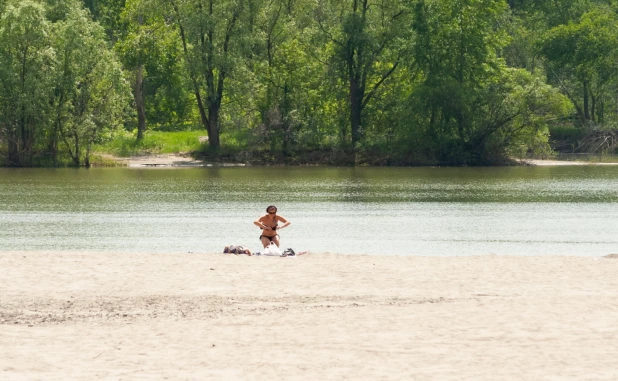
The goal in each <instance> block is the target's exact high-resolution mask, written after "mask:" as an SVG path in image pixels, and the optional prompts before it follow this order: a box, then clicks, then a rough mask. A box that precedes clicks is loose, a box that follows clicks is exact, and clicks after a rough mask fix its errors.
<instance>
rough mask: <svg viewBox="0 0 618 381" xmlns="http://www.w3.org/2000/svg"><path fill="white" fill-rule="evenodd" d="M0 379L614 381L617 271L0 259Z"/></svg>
mask: <svg viewBox="0 0 618 381" xmlns="http://www.w3.org/2000/svg"><path fill="white" fill-rule="evenodd" d="M0 268H1V269H2V272H0V380H46V381H49V380H219V379H221V380H534V381H536V380H570V381H572V380H618V360H617V359H616V354H617V353H618V258H616V256H614V257H611V256H607V257H598V258H590V257H556V256H548V257H526V256H469V257H402V256H398V257H378V256H350V255H335V254H312V253H311V254H307V255H305V256H300V257H296V258H276V257H247V256H235V255H225V254H201V253H189V254H187V253H177V254H147V253H144V254H133V253H124V254H121V253H78V252H0Z"/></svg>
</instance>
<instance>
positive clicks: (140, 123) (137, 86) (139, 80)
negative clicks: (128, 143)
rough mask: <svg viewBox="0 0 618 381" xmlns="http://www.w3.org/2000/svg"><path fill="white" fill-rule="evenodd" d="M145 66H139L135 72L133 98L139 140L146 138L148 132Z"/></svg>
mask: <svg viewBox="0 0 618 381" xmlns="http://www.w3.org/2000/svg"><path fill="white" fill-rule="evenodd" d="M143 85H144V65H139V66H138V67H137V70H136V71H135V83H134V87H133V97H134V98H135V108H136V109H137V140H142V139H143V138H144V132H146V106H145V104H144V86H143Z"/></svg>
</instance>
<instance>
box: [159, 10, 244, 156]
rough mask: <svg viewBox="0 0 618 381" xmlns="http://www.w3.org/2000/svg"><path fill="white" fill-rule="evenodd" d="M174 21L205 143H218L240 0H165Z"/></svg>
mask: <svg viewBox="0 0 618 381" xmlns="http://www.w3.org/2000/svg"><path fill="white" fill-rule="evenodd" d="M165 1H166V2H167V4H168V5H169V6H171V9H172V11H173V15H174V18H175V21H176V23H177V25H178V29H179V36H180V40H181V43H182V47H183V51H184V54H185V59H186V62H187V66H188V71H189V75H190V77H191V83H192V85H193V92H194V95H195V100H196V102H197V107H198V109H199V113H200V119H201V122H202V124H203V125H204V127H205V128H206V131H207V132H208V143H209V145H210V147H211V148H213V149H214V150H218V149H219V146H220V113H221V107H222V102H223V97H224V89H225V84H226V81H227V79H228V77H229V75H230V73H231V72H232V71H233V69H234V66H235V64H236V63H237V62H236V59H237V56H238V54H237V47H236V46H235V43H236V40H237V38H238V36H239V31H240V30H241V28H239V24H240V23H241V18H242V16H243V15H244V3H245V2H244V1H241V0H227V1H221V0H219V1H215V0H208V1H204V2H202V1H200V0H188V1H179V0H165Z"/></svg>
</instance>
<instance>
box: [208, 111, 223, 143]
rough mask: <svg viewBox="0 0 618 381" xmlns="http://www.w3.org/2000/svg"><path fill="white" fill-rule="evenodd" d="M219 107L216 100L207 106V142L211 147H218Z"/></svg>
mask: <svg viewBox="0 0 618 381" xmlns="http://www.w3.org/2000/svg"><path fill="white" fill-rule="evenodd" d="M220 108H221V106H220V104H219V103H218V102H215V103H213V104H210V105H209V106H208V124H207V125H206V129H207V130H208V144H209V145H210V147H211V148H213V149H215V150H218V149H219V144H220V142H219V109H220Z"/></svg>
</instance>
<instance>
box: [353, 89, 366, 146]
mask: <svg viewBox="0 0 618 381" xmlns="http://www.w3.org/2000/svg"><path fill="white" fill-rule="evenodd" d="M362 106H363V94H362V93H361V89H360V88H359V83H358V79H357V78H354V77H352V78H350V126H351V128H352V146H355V145H356V143H357V142H360V141H361V139H362V125H361V113H362V111H363V109H362Z"/></svg>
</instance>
